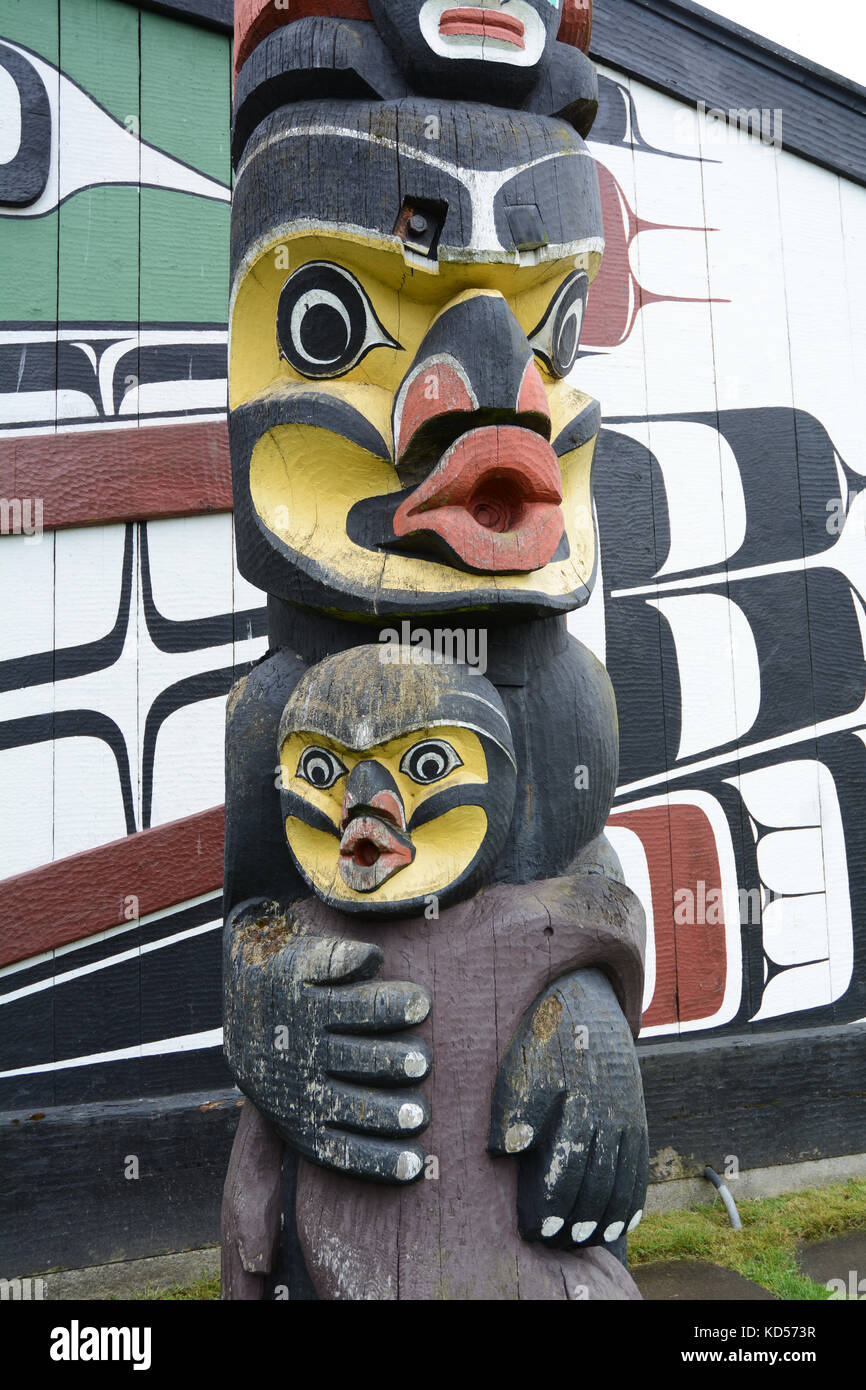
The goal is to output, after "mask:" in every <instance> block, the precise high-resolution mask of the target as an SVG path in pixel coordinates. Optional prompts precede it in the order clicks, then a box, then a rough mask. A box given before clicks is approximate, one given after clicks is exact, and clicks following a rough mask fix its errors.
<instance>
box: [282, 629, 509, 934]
mask: <svg viewBox="0 0 866 1390" xmlns="http://www.w3.org/2000/svg"><path fill="white" fill-rule="evenodd" d="M384 652H385V649H384V648H383V647H382V645H380V644H376V645H373V644H370V645H364V646H359V647H351V648H349V650H348V651H345V652H341V653H339V654H337V655H335V656H331V657H327V658H326V659H325V660H324V661H322V662H320V663H319V664H318V665H317V666H313V667H311V668H310V669H309V670H308V671H307V672H306V673H305V674H304V675H303V676H302V677H301V679H300V681H299V682H298V684H297V686H296V687H295V689H294V691H293V692H292V694H291V696H290V698H289V700H288V702H287V704H286V707H285V709H284V710H283V714H282V718H281V720H280V733H279V742H278V748H279V758H280V772H281V791H280V801H281V807H282V816H283V826H284V830H285V835H286V839H287V841H288V845H289V849H290V850H291V853H292V857H293V859H294V861H295V863H296V865H297V867H298V869H299V871H300V872H301V874H302V875H303V877H304V878H305V879H306V881H307V883H309V884H310V886H311V887H312V888H313V889H314V891H315V892H316V893H317V894H318V895H319V896H320V897H321V898H323V899H324V900H325V901H326V902H328V903H330V904H332V905H333V906H335V907H339V908H340V909H341V910H343V911H346V912H369V913H373V914H379V915H382V914H385V915H389V914H391V915H403V916H407V915H411V914H412V913H413V912H417V911H419V910H423V909H424V908H425V907H427V906H428V905H429V902H430V901H432V900H433V899H435V900H436V901H437V903H438V902H441V903H442V904H443V905H447V903H449V902H454V901H457V900H458V899H460V898H461V897H468V896H469V895H470V894H471V893H472V892H474V891H475V890H476V888H478V887H479V886H480V885H481V884H482V883H484V882H486V881H488V880H489V878H490V875H491V873H492V870H493V868H494V866H495V864H496V861H497V859H498V858H499V855H500V853H501V852H502V849H503V846H504V844H505V840H506V837H507V835H508V831H509V828H510V825H511V818H512V814H513V810H514V794H515V782H516V764H515V756H514V747H513V743H512V738H511V729H510V726H509V723H508V716H507V714H506V712H505V706H504V705H503V703H502V700H501V699H500V697H499V695H498V694H497V692H496V689H495V688H494V686H492V685H491V684H490V682H489V681H487V680H486V679H485V677H484V676H481V675H478V674H477V672H475V671H472V670H470V669H469V668H468V667H467V666H465V665H463V664H461V663H459V662H455V663H450V662H442V663H436V662H430V663H427V662H421V663H419V662H418V661H417V660H416V657H417V653H416V652H415V651H414V650H413V649H412V648H409V647H400V646H398V647H396V648H395V649H392V650H390V651H389V652H388V659H387V660H386V659H385V658H384Z"/></svg>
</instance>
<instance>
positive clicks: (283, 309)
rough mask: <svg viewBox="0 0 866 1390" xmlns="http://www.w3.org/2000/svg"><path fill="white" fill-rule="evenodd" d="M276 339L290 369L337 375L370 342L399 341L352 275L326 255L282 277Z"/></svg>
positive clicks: (314, 374) (305, 373)
mask: <svg viewBox="0 0 866 1390" xmlns="http://www.w3.org/2000/svg"><path fill="white" fill-rule="evenodd" d="M277 341H278V343H279V346H280V352H281V353H282V355H283V357H285V358H286V360H287V361H288V362H289V363H290V364H291V366H293V367H294V369H295V371H296V372H300V374H301V376H309V377H333V376H342V375H343V373H344V372H348V371H351V369H352V367H354V366H356V365H357V363H358V362H360V361H361V358H362V357H364V356H366V354H367V353H368V352H369V351H370V350H371V348H374V347H399V346H400V344H399V343H397V342H395V341H394V339H393V338H392V337H391V336H390V334H389V333H387V332H386V331H385V329H384V328H383V327H382V325H381V323H380V322H379V320H378V319H377V317H376V313H375V310H374V309H373V306H372V304H371V303H370V301H369V299H368V298H367V295H366V294H365V293H364V290H363V289H362V287H361V285H360V284H359V283H358V281H357V280H356V279H355V277H354V275H352V274H351V272H350V271H348V270H344V269H343V267H342V266H339V265H332V263H331V262H330V261H310V262H309V263H308V264H307V265H303V266H301V268H300V270H296V271H295V273H294V275H291V276H290V277H289V279H288V280H287V281H286V283H285V285H284V286H283V289H282V292H281V294H280V302H279V306H278V308H277Z"/></svg>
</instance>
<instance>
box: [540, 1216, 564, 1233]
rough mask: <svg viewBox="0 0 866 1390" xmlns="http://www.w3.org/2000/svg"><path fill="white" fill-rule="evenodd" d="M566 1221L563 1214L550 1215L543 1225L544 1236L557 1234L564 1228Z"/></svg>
mask: <svg viewBox="0 0 866 1390" xmlns="http://www.w3.org/2000/svg"><path fill="white" fill-rule="evenodd" d="M564 1225H565V1222H564V1221H563V1219H562V1217H561V1216H548V1217H547V1219H546V1220H545V1221H544V1222H543V1224H542V1227H541V1234H542V1235H543V1236H555V1235H558V1234H559V1232H560V1231H561V1230H562V1228H563V1226H564Z"/></svg>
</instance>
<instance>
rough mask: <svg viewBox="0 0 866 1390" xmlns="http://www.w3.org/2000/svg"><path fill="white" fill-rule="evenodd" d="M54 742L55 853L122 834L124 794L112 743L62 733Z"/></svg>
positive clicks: (93, 845) (75, 850) (81, 848)
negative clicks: (109, 744)
mask: <svg viewBox="0 0 866 1390" xmlns="http://www.w3.org/2000/svg"><path fill="white" fill-rule="evenodd" d="M50 746H51V745H49V747H50ZM53 746H54V858H55V859H65V858H66V857H67V855H70V854H82V853H83V852H84V851H85V850H88V849H95V848H96V847H97V845H104V844H107V843H109V842H110V841H111V840H121V839H123V837H124V835H125V834H126V818H125V816H124V812H123V798H122V796H121V792H120V782H119V779H118V775H117V763H116V761H115V758H114V754H113V753H112V751H111V749H110V748H109V747H108V745H107V744H106V743H104V742H103V741H102V740H101V739H97V738H59V739H57V740H56V742H55V743H54V745H53Z"/></svg>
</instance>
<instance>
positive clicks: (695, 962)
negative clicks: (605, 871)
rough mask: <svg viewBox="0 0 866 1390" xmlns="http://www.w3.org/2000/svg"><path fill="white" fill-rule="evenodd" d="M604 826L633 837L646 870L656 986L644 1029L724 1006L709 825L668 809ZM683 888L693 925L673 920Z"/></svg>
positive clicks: (723, 954) (720, 914)
mask: <svg viewBox="0 0 866 1390" xmlns="http://www.w3.org/2000/svg"><path fill="white" fill-rule="evenodd" d="M608 824H609V825H621V826H624V827H625V828H626V829H628V830H632V831H634V833H635V834H636V835H637V836H638V837H639V839H640V840H641V841H642V843H643V848H644V852H645V854H646V858H647V866H648V868H649V874H650V885H651V890H652V907H653V919H654V934H655V957H656V984H655V990H654V992H653V997H652V999H651V1000H650V1003H649V1006H648V1008H647V1011H646V1013H645V1014H644V1016H643V1026H644V1027H645V1028H648V1027H651V1026H654V1025H659V1024H669V1023H674V1022H677V1021H679V1022H681V1023H688V1022H692V1021H694V1020H697V1019H702V1018H709V1017H710V1016H711V1015H712V1014H714V1013H716V1012H717V1011H718V1009H719V1008H720V1007H721V1005H722V1002H723V1000H724V997H725V982H726V979H727V968H728V963H727V948H726V945H725V914H724V909H723V907H721V906H720V905H719V906H718V908H716V904H717V899H715V898H713V897H711V896H710V895H711V894H713V893H714V892H719V893H722V892H723V889H724V884H723V883H722V870H721V866H720V864H719V856H718V851H717V849H716V839H715V835H714V833H713V827H712V825H711V824H710V821H709V820H708V819H707V817H706V815H705V814H704V812H703V811H702V810H701V809H700V807H698V806H684V805H676V804H675V805H672V806H668V807H665V806H654V807H645V808H643V809H641V808H640V807H638V808H636V809H635V810H633V811H621V812H614V813H613V814H612V815H611V817H610V820H609V822H608ZM701 884H703V889H701V886H700V885H701ZM683 889H688V890H689V892H691V893H692V894H693V895H694V899H695V914H694V915H695V918H696V920H695V921H694V922H687V923H686V922H684V923H677V922H676V921H675V920H674V912H675V906H676V905H675V902H674V895H675V894H676V893H677V892H680V891H682V890H683ZM708 900H709V901H708ZM708 919H711V920H708Z"/></svg>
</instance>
